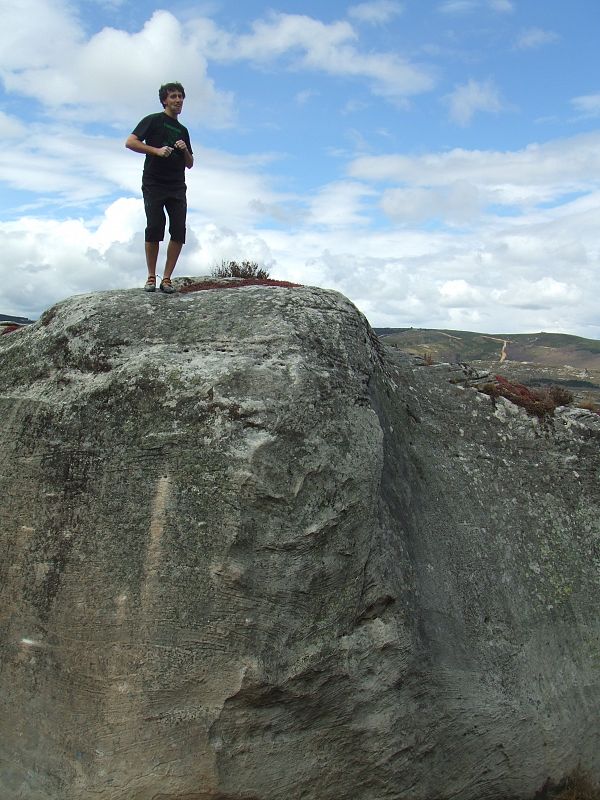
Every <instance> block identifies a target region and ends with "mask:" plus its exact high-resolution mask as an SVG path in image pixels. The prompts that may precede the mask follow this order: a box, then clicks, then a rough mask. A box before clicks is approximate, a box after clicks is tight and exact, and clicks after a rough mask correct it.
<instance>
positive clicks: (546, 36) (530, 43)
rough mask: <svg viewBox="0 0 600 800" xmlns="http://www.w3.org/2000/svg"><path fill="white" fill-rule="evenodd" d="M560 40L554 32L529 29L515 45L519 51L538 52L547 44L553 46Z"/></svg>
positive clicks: (520, 36)
mask: <svg viewBox="0 0 600 800" xmlns="http://www.w3.org/2000/svg"><path fill="white" fill-rule="evenodd" d="M559 39H560V36H559V35H558V34H557V33H555V32H554V31H545V30H542V28H529V29H528V30H526V31H523V32H522V33H521V34H520V35H519V37H518V38H517V41H516V43H515V47H516V48H517V49H518V50H536V49H537V48H538V47H543V46H544V45H546V44H553V43H554V42H557V41H558V40H559Z"/></svg>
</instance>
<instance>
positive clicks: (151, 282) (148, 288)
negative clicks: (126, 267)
mask: <svg viewBox="0 0 600 800" xmlns="http://www.w3.org/2000/svg"><path fill="white" fill-rule="evenodd" d="M144 291H145V292H155V291H156V275H148V280H147V281H146V283H145V284H144Z"/></svg>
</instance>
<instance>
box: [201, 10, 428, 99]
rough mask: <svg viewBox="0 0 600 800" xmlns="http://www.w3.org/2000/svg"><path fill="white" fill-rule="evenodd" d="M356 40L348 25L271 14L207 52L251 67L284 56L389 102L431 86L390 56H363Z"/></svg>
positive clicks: (419, 71) (217, 40)
mask: <svg viewBox="0 0 600 800" xmlns="http://www.w3.org/2000/svg"><path fill="white" fill-rule="evenodd" d="M356 40H357V34H356V32H355V31H354V29H353V28H352V26H351V25H350V23H348V22H344V21H342V22H333V23H331V24H326V23H323V22H321V21H320V20H316V19H313V18H312V17H308V16H305V15H299V14H279V13H272V14H270V15H269V16H268V17H267V18H266V19H261V20H257V21H255V22H254V23H253V24H252V32H251V33H249V34H243V35H240V36H237V37H233V36H220V37H217V36H214V37H213V39H212V44H210V45H209V53H210V56H211V57H212V58H214V59H215V60H221V61H235V60H245V61H250V62H253V63H256V64H261V63H262V64H267V63H270V62H273V61H276V60H278V59H282V58H288V59H290V62H289V64H288V68H290V69H293V70H297V71H299V70H310V71H317V72H324V73H326V74H329V75H333V76H348V77H354V78H363V79H366V80H367V81H369V82H370V83H371V85H372V89H373V92H374V93H375V94H378V95H380V96H383V97H386V98H388V99H392V100H399V99H402V98H404V97H407V96H410V95H413V94H418V93H420V92H425V91H428V90H430V89H431V88H432V87H433V83H434V81H433V77H432V75H431V74H430V73H429V72H428V70H426V69H424V68H423V67H420V66H418V65H413V64H411V63H410V62H409V61H408V60H406V59H403V58H402V57H400V56H399V55H397V54H396V53H378V52H368V53H363V52H361V51H360V50H359V49H358V47H357V46H356V44H355V42H356Z"/></svg>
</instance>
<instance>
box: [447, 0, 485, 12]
mask: <svg viewBox="0 0 600 800" xmlns="http://www.w3.org/2000/svg"><path fill="white" fill-rule="evenodd" d="M478 5H479V3H478V0H446V2H445V3H441V4H440V5H439V6H438V10H439V11H441V12H442V13H443V14H465V13H467V12H469V11H473V10H474V9H475V8H477V6H478Z"/></svg>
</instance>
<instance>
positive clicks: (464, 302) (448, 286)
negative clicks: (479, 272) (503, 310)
mask: <svg viewBox="0 0 600 800" xmlns="http://www.w3.org/2000/svg"><path fill="white" fill-rule="evenodd" d="M438 291H439V295H440V304H441V305H442V306H446V307H448V308H468V307H477V306H480V305H481V304H482V302H485V298H484V297H483V294H482V292H481V289H478V288H477V287H475V286H472V285H471V284H470V283H468V282H467V281H465V280H464V279H463V278H458V279H454V280H450V281H445V282H444V283H443V284H442V285H441V286H440V287H439V290H438Z"/></svg>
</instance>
